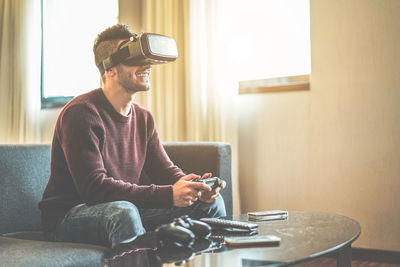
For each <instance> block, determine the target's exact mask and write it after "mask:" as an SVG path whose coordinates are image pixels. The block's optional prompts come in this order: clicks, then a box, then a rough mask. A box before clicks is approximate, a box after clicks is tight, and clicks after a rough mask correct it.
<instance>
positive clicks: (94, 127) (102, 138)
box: [39, 89, 185, 231]
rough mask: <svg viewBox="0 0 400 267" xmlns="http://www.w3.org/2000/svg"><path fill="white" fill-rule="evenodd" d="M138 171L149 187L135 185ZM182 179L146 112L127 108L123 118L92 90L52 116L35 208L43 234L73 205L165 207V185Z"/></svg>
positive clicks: (169, 197) (169, 199) (168, 186)
mask: <svg viewBox="0 0 400 267" xmlns="http://www.w3.org/2000/svg"><path fill="white" fill-rule="evenodd" d="M142 171H145V172H146V174H147V175H148V176H149V178H150V181H151V183H152V184H151V185H138V183H139V178H140V174H141V173H142ZM184 175H185V174H184V173H183V172H182V170H181V169H179V168H178V167H176V166H175V165H174V164H173V163H172V162H171V160H170V159H169V157H168V156H167V154H166V153H165V150H164V148H163V146H162V144H161V143H160V140H159V138H158V134H157V131H156V128H155V125H154V120H153V117H152V116H151V114H150V113H149V112H148V111H147V110H145V109H143V108H142V107H140V106H138V105H136V104H133V105H132V107H131V110H130V113H129V115H127V116H123V115H121V114H120V113H118V112H117V111H116V110H115V109H114V108H113V106H112V105H111V103H110V102H109V101H108V100H107V98H106V97H105V95H104V93H103V91H102V90H101V89H96V90H93V91H91V92H89V93H87V94H84V95H81V96H78V97H76V98H74V99H73V100H72V101H71V102H70V103H68V104H67V105H66V106H65V108H64V109H63V110H62V112H61V114H60V116H59V117H58V120H57V124H56V127H55V132H54V137H53V144H52V152H51V174H50V179H49V182H48V184H47V187H46V189H45V191H44V193H43V199H42V201H40V203H39V208H40V210H41V211H42V226H43V230H44V231H51V230H53V229H52V228H53V227H54V226H55V223H56V222H57V220H58V219H60V218H61V217H63V216H64V215H65V213H66V212H67V211H68V210H69V209H71V208H72V207H73V206H75V205H77V204H79V203H87V204H89V205H93V204H98V203H102V202H109V201H116V200H127V201H130V202H132V203H134V204H135V205H136V206H137V207H148V208H162V207H171V206H172V203H173V200H172V185H171V184H173V183H174V182H176V181H177V180H178V179H179V178H180V177H182V176H184ZM155 184H157V185H155Z"/></svg>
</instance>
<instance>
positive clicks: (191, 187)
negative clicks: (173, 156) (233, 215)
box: [172, 173, 211, 207]
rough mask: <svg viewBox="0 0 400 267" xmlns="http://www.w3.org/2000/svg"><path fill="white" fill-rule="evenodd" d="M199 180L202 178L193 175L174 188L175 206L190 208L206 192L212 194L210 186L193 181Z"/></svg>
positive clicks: (186, 177) (183, 179)
mask: <svg viewBox="0 0 400 267" xmlns="http://www.w3.org/2000/svg"><path fill="white" fill-rule="evenodd" d="M203 177H204V176H203ZM198 178H200V176H198V175H196V174H193V173H191V174H189V175H186V176H183V177H182V178H181V179H179V180H178V181H177V182H176V183H175V184H174V185H173V186H172V193H173V201H174V206H176V207H187V206H190V205H192V204H193V203H194V202H195V201H197V199H198V198H199V197H200V195H201V194H203V193H204V192H211V187H209V186H208V185H206V184H203V183H201V182H192V181H191V180H193V179H198ZM200 192H202V193H200Z"/></svg>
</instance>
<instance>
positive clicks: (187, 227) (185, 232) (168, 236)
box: [155, 215, 211, 247]
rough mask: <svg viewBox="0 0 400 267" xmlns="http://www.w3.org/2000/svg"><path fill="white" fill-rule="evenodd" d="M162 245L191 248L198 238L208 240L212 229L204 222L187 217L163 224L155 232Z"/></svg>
mask: <svg viewBox="0 0 400 267" xmlns="http://www.w3.org/2000/svg"><path fill="white" fill-rule="evenodd" d="M155 232H156V234H157V237H158V239H159V241H160V243H161V245H165V244H175V245H177V246H185V247H191V246H192V244H193V242H194V241H195V239H196V238H207V237H209V236H210V234H211V227H210V226H209V225H208V224H207V223H204V222H200V221H196V220H192V219H190V218H189V217H188V216H187V215H186V216H182V217H179V218H176V219H174V220H173V221H172V222H171V223H169V224H163V225H160V226H159V227H157V229H156V230H155Z"/></svg>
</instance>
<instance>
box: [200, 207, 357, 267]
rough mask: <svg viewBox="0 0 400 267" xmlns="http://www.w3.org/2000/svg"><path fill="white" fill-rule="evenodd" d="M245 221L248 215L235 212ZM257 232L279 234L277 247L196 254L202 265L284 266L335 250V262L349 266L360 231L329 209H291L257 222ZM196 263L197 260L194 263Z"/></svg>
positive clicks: (235, 218) (343, 217)
mask: <svg viewBox="0 0 400 267" xmlns="http://www.w3.org/2000/svg"><path fill="white" fill-rule="evenodd" d="M233 219H234V220H240V221H247V215H239V216H234V217H233ZM257 223H258V224H259V235H276V236H279V237H280V238H281V242H280V245H279V246H276V247H243V248H237V247H235V248H233V247H226V246H225V247H224V248H223V249H220V250H218V251H216V252H214V253H204V254H201V255H197V256H196V257H195V258H194V259H193V261H194V262H203V263H204V266H243V267H246V266H266V265H268V266H285V265H292V264H298V263H302V262H305V261H309V260H312V259H315V258H317V257H320V256H323V255H327V254H331V253H336V255H337V265H338V266H346V267H347V266H351V244H352V243H353V242H354V241H355V240H356V239H357V238H358V236H359V235H360V233H361V228H360V224H359V223H358V222H356V221H355V220H353V219H351V218H348V217H345V216H341V215H337V214H330V213H322V212H310V211H290V212H289V216H288V219H286V220H277V221H265V222H257ZM195 266H197V264H196V265H195Z"/></svg>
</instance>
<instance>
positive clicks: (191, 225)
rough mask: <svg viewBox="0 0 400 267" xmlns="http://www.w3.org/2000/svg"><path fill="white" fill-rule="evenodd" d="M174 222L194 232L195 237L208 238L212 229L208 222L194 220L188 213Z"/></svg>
mask: <svg viewBox="0 0 400 267" xmlns="http://www.w3.org/2000/svg"><path fill="white" fill-rule="evenodd" d="M172 223H173V224H175V225H179V226H182V227H185V228H186V229H189V230H190V231H192V232H193V234H194V236H195V238H207V237H209V236H210V234H211V230H212V229H211V227H210V226H209V225H208V224H207V223H205V222H201V221H197V220H192V219H190V218H189V216H187V215H184V216H182V217H179V218H176V219H174V220H173V222H172Z"/></svg>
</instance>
